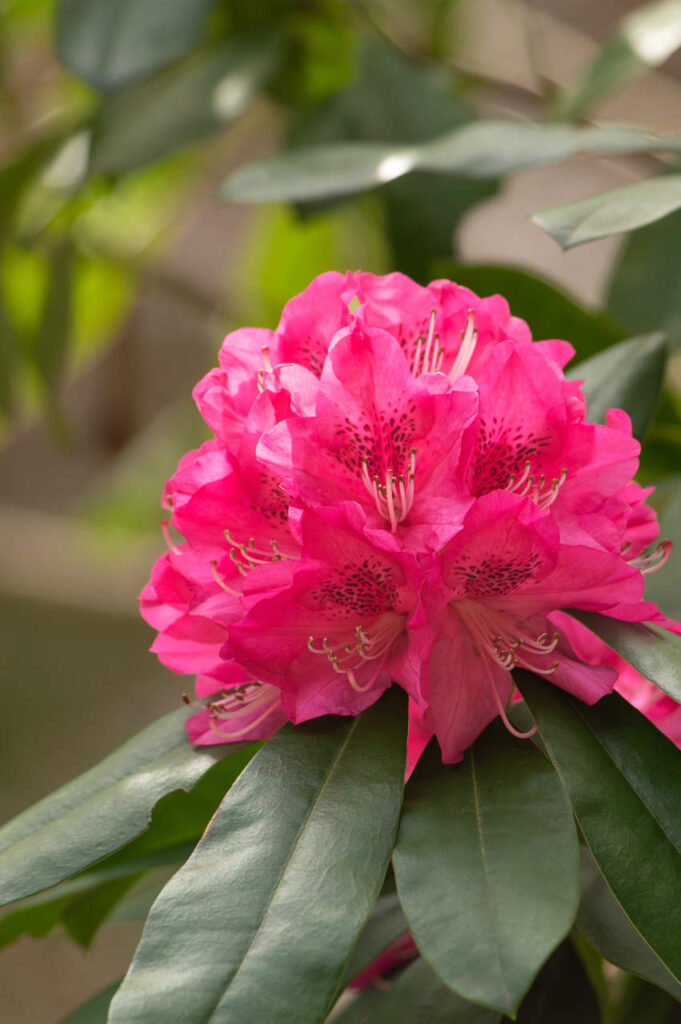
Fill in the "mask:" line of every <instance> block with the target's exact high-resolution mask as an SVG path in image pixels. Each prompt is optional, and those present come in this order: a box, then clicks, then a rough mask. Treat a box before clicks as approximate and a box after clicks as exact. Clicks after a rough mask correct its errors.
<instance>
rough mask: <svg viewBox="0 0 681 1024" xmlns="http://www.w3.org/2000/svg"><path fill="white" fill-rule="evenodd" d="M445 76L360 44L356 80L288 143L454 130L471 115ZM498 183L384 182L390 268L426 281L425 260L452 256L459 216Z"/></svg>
mask: <svg viewBox="0 0 681 1024" xmlns="http://www.w3.org/2000/svg"><path fill="white" fill-rule="evenodd" d="M450 79H451V75H448V74H447V75H443V74H441V73H440V74H438V73H437V72H435V71H433V70H432V69H431V68H428V67H425V66H423V65H422V64H417V63H416V62H415V61H410V60H407V59H406V58H405V57H404V56H403V55H402V54H400V53H398V51H397V50H395V49H394V48H388V47H387V46H385V45H380V44H377V43H375V42H371V43H365V44H364V46H363V47H362V50H361V54H360V61H359V74H358V80H357V81H356V82H355V83H354V84H353V85H352V86H351V87H350V88H348V89H345V90H344V91H343V92H341V93H340V94H338V95H336V96H334V97H332V98H331V99H330V100H329V101H327V102H326V103H323V104H320V105H319V106H318V107H317V108H316V109H315V110H313V111H311V112H308V113H306V114H304V115H303V117H302V118H301V119H299V120H298V122H297V123H296V124H295V126H294V129H293V132H292V134H291V139H290V145H291V148H293V149H295V148H298V147H300V146H306V147H309V146H310V145H318V144H322V143H329V142H341V141H343V142H347V141H349V140H352V141H360V140H362V141H365V142H388V143H393V144H394V143H395V142H397V141H399V142H401V143H407V144H409V143H413V142H422V141H424V140H427V139H429V138H432V137H433V136H434V135H436V134H437V133H439V132H445V131H451V130H452V129H454V128H459V127H461V126H462V125H463V124H465V123H467V122H468V121H470V119H471V116H470V113H469V110H468V108H467V107H466V106H465V105H464V104H463V103H462V102H461V100H460V99H459V97H458V96H457V95H456V94H453V93H452V92H451V82H450ZM496 189H497V184H496V183H495V182H494V181H491V182H486V183H484V182H479V181H478V182H475V181H471V180H470V179H466V178H461V177H454V178H452V176H451V175H435V174H425V173H416V174H413V175H410V176H409V177H407V178H402V179H400V180H397V181H394V182H393V183H392V184H388V185H387V186H386V187H385V188H384V189H383V191H382V193H381V198H382V201H383V207H384V211H385V228H386V233H387V236H388V240H389V242H390V245H391V247H392V250H393V257H394V263H395V266H396V268H397V269H399V270H401V271H403V272H404V273H406V274H409V275H410V276H412V277H414V278H415V279H417V280H421V281H424V282H425V280H426V279H427V274H428V265H429V263H430V261H431V260H432V259H434V258H435V257H437V256H440V257H448V256H451V253H452V244H453V233H454V229H455V226H456V224H457V222H458V221H459V219H460V218H461V216H462V215H463V214H464V213H465V212H466V211H467V210H468V209H470V208H471V206H473V205H474V204H475V203H476V202H479V201H480V200H481V199H484V198H486V197H488V196H490V195H492V194H493V193H494V192H495V191H496ZM319 206H320V204H315V210H318V209H319ZM308 210H309V207H303V213H304V214H305V213H306V212H307V211H308Z"/></svg>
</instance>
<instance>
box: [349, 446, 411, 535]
mask: <svg viewBox="0 0 681 1024" xmlns="http://www.w3.org/2000/svg"><path fill="white" fill-rule="evenodd" d="M415 478H416V449H415V448H412V449H411V451H410V452H409V466H408V469H407V474H406V480H405V476H404V474H403V473H400V474H399V475H396V474H395V473H394V471H393V470H392V469H388V470H386V474H385V483H384V484H382V483H380V482H379V479H378V477H377V476H373V477H371V476H370V475H369V460H368V458H367V457H366V456H365V457H364V458H363V459H362V482H363V484H364V486H365V487H366V489H367V491H368V492H369V494H370V495H371V497H372V498H373V499H374V503H375V505H376V508H377V510H378V512H379V515H382V516H383V517H384V518H385V519H387V520H388V521H389V523H390V529H391V530H392V532H393V533H395V531H396V530H397V526H398V523H401V522H402V521H403V520H404V519H406V518H407V516H408V515H409V510H410V509H411V506H412V505H413V503H414V496H415Z"/></svg>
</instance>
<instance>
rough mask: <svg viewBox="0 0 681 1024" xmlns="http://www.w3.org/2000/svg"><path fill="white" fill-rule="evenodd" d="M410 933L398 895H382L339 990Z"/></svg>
mask: <svg viewBox="0 0 681 1024" xmlns="http://www.w3.org/2000/svg"><path fill="white" fill-rule="evenodd" d="M406 931H407V922H406V919H405V917H404V913H403V911H402V907H401V906H400V901H399V900H398V898H397V893H396V892H390V893H385V895H382V896H381V897H380V898H379V900H378V902H377V904H376V906H375V907H374V909H373V911H372V912H371V917H370V918H369V920H368V921H367V923H366V925H365V927H364V929H363V931H362V934H361V935H360V937H359V939H358V941H357V945H356V946H355V948H354V950H353V951H352V957H351V959H350V963H349V964H348V966H347V969H346V972H345V977H344V978H343V981H342V982H341V984H340V986H339V988H341V989H342V988H344V987H345V986H346V985H348V984H349V983H350V982H351V981H352V979H353V978H356V977H357V975H358V974H361V972H362V971H363V970H364V969H365V968H366V967H368V966H369V964H371V963H373V961H374V960H375V959H376V958H377V957H379V956H380V955H381V953H384V952H385V951H386V949H387V948H388V946H391V945H392V943H393V942H395V941H396V940H397V939H399V938H400V936H401V935H404V933H405V932H406Z"/></svg>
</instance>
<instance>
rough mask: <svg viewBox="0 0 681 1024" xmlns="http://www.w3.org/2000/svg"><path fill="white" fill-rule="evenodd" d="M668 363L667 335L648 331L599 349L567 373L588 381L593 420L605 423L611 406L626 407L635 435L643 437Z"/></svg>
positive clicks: (588, 398)
mask: <svg viewBox="0 0 681 1024" xmlns="http://www.w3.org/2000/svg"><path fill="white" fill-rule="evenodd" d="M666 362H667V348H666V340H665V336H664V334H661V333H657V334H648V335H646V336H644V337H642V338H629V340H628V341H622V342H620V343H619V344H618V345H613V346H612V348H609V349H607V350H606V351H605V352H599V353H598V355H595V356H592V358H591V359H587V360H586V361H585V362H583V363H580V364H579V366H576V367H575V368H574V369H572V368H570V370H569V371H568V373H567V374H566V376H567V377H569V378H571V379H573V380H575V379H576V380H583V381H584V389H583V390H584V394H585V396H586V400H587V404H588V415H589V419H590V420H591V421H592V422H595V423H605V418H606V413H607V411H608V409H624V410H625V411H626V412H628V413H629V415H630V416H631V425H632V429H633V432H634V436H635V437H637V438H639V440H640V439H641V438H642V437H643V435H644V434H645V432H646V429H647V427H648V425H649V423H650V421H651V420H652V418H653V415H654V413H655V408H656V406H657V403H658V400H659V398H660V392H661V390H662V380H663V377H664V370H665V366H666Z"/></svg>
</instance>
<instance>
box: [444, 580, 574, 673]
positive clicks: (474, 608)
mask: <svg viewBox="0 0 681 1024" xmlns="http://www.w3.org/2000/svg"><path fill="white" fill-rule="evenodd" d="M454 607H455V608H456V611H457V612H458V614H459V615H460V617H461V618H462V619H463V621H464V623H465V624H466V626H467V627H468V629H469V630H470V632H471V634H472V635H473V636H474V637H475V639H476V641H477V643H478V647H479V649H480V650H481V651H482V652H484V653H485V654H486V655H487V656H488V657H489V658H491V659H492V661H493V662H494V663H495V665H498V666H499V667H500V668H503V669H506V671H507V672H510V671H511V669H514V668H518V667H520V668H526V669H529V670H530V671H531V672H536V673H537V674H538V675H541V676H550V675H551V674H552V673H553V672H555V671H556V669H557V668H558V662H557V661H554V662H553V663H552V664H550V665H547V664H546V658H547V656H548V655H549V654H551V653H552V652H553V651H554V650H555V649H556V647H557V645H558V640H559V635H558V633H554V634H553V636H552V637H549V635H548V633H541V634H540V635H539V636H537V637H534V638H533V637H532V636H529V635H528V634H527V633H526V632H525V631H524V630H523V629H521V627H520V624H519V623H516V622H511V621H509V620H508V619H507V618H506V617H505V616H503V615H500V614H499V613H498V612H495V611H493V610H492V609H491V608H489V607H488V606H483V605H481V604H479V603H478V602H477V601H471V600H467V599H465V598H464V599H463V600H459V601H456V602H455V603H454Z"/></svg>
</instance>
